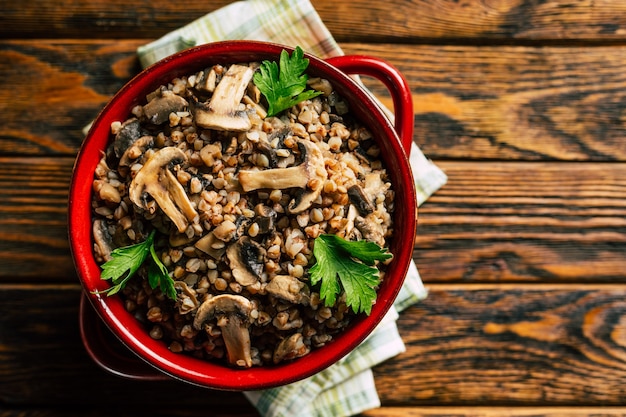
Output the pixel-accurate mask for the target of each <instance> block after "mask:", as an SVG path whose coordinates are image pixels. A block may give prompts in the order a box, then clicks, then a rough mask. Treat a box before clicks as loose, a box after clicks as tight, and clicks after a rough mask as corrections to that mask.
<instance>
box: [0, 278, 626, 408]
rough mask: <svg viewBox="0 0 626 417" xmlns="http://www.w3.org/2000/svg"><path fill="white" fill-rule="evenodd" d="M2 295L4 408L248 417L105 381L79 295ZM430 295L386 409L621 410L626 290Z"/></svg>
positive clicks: (210, 401)
mask: <svg viewBox="0 0 626 417" xmlns="http://www.w3.org/2000/svg"><path fill="white" fill-rule="evenodd" d="M0 289H1V291H0V306H2V314H0V329H2V335H3V336H2V339H1V340H0V347H1V351H2V355H0V368H2V369H3V378H2V379H1V380H0V400H2V402H3V404H4V405H5V406H8V405H10V406H12V407H21V406H24V405H28V406H29V407H42V406H44V407H51V406H64V405H67V404H70V403H71V404H75V403H73V402H72V401H73V400H74V401H75V400H76V399H77V398H79V399H80V404H81V406H84V407H86V409H89V407H94V406H98V407H100V406H104V407H106V399H107V398H115V400H116V401H117V402H118V403H120V404H127V405H128V406H129V407H131V408H133V407H138V406H143V405H145V404H148V403H149V404H151V405H150V407H154V408H155V409H157V408H158V409H162V408H164V407H165V408H167V407H170V408H172V407H175V406H179V405H180V398H181V396H184V398H185V404H186V406H188V407H189V408H191V409H194V408H196V407H198V408H200V407H211V408H213V407H217V408H219V407H220V406H226V405H227V404H228V407H229V409H232V410H233V414H235V413H238V412H242V413H245V412H249V410H250V408H249V405H247V404H245V400H244V399H243V397H240V394H237V393H222V392H220V393H218V392H212V391H207V390H204V389H201V388H196V387H191V386H188V385H187V384H184V383H181V382H177V381H161V382H150V383H148V382H138V381H130V380H126V379H122V378H119V377H116V376H113V375H109V374H108V373H106V372H104V371H102V370H100V369H99V368H98V367H97V366H96V365H95V364H94V363H92V362H91V360H90V358H89V357H88V356H87V354H86V353H85V351H84V349H83V347H82V345H81V341H80V338H79V333H78V324H77V312H78V297H79V292H80V288H79V287H78V286H77V285H36V286H27V285H2V286H0ZM429 289H430V294H429V297H428V298H427V299H426V300H425V301H423V302H422V303H420V304H419V305H417V306H414V307H411V308H409V309H408V310H406V311H405V312H403V313H402V314H401V316H400V319H399V320H398V328H399V331H400V334H401V336H402V338H403V340H404V341H405V344H406V348H407V351H406V353H403V354H401V355H399V356H397V357H395V358H392V359H390V360H388V361H386V362H385V363H383V364H381V365H379V366H377V367H376V368H375V369H374V372H375V378H376V386H377V390H378V393H379V395H380V398H381V400H382V402H383V404H384V405H385V406H386V407H421V406H428V405H433V404H437V405H440V406H476V405H481V404H482V405H487V404H501V405H504V404H506V405H507V406H525V407H538V406H563V407H574V406H587V407H592V406H593V407H596V406H615V407H618V406H623V399H624V398H625V395H626V334H625V333H624V320H625V319H624V317H626V303H625V302H624V299H625V297H626V286H624V285H612V286H607V285H581V286H577V287H576V288H574V287H573V286H569V285H552V286H549V285H525V286H519V285H506V286H503V285H456V286H453V285H430V286H429ZM408 370H410V372H408ZM87 377H89V380H90V381H94V382H93V383H94V384H97V385H98V387H99V389H100V390H101V392H106V393H107V394H106V396H99V395H94V391H93V386H85V384H84V383H83V381H84V380H85V379H86V378H87ZM33 381H36V383H33ZM238 403H239V405H236V404H238ZM205 409H206V408H205ZM157 415H159V414H157ZM161 415H162V414H161ZM374 415H375V414H374ZM417 415H420V414H417ZM427 415H428V414H427ZM434 415H437V414H434ZM461 415H462V414H461ZM468 415H471V414H468ZM488 415H497V414H495V413H492V414H488ZM512 415H516V414H512ZM519 415H524V414H519ZM539 415H541V414H539ZM547 415H551V414H547ZM553 415H559V414H558V413H557V414H553ZM583 415H584V414H583Z"/></svg>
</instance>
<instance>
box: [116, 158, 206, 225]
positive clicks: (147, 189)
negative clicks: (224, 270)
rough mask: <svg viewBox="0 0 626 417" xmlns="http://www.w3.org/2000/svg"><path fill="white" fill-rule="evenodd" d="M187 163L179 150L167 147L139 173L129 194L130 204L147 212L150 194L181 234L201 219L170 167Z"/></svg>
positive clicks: (132, 183)
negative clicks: (145, 196) (179, 163)
mask: <svg viewBox="0 0 626 417" xmlns="http://www.w3.org/2000/svg"><path fill="white" fill-rule="evenodd" d="M186 160H187V156H186V155H185V153H184V152H183V151H182V150H180V149H178V148H174V147H166V148H162V149H160V150H158V151H156V152H155V153H154V154H153V155H152V156H151V157H150V158H149V159H148V160H147V161H146V163H145V164H144V166H143V167H142V168H141V169H140V170H139V171H138V172H137V174H136V175H135V177H134V178H133V180H132V182H131V184H130V187H129V191H128V196H129V198H130V200H131V201H132V202H133V203H134V204H135V205H137V207H140V208H143V209H145V208H146V200H145V198H144V194H145V193H148V194H150V195H151V196H152V197H153V198H154V199H155V200H156V202H157V204H158V205H159V207H160V208H161V210H163V212H164V213H165V214H166V215H167V216H168V217H169V218H170V219H171V220H172V222H174V224H175V225H176V227H177V229H178V231H179V232H180V233H182V232H184V231H185V230H186V229H187V226H188V225H189V222H190V221H194V220H195V219H196V218H197V216H198V213H197V212H196V210H195V208H194V207H193V205H192V204H191V201H189V197H187V194H186V193H185V189H184V188H183V186H182V185H181V184H180V183H179V182H178V180H177V179H176V177H174V175H173V174H172V173H171V172H170V170H169V169H168V165H169V164H171V163H175V162H182V161H186Z"/></svg>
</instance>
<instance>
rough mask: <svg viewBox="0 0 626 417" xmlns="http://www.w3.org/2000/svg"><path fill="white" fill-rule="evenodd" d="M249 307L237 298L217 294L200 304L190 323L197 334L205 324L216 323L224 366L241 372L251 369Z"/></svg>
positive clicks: (247, 301)
mask: <svg viewBox="0 0 626 417" xmlns="http://www.w3.org/2000/svg"><path fill="white" fill-rule="evenodd" d="M251 311H252V303H251V302H250V300H248V299H247V298H245V297H243V296H241V295H232V294H221V295H217V296H215V297H212V298H209V299H207V300H206V301H204V302H203V303H202V304H201V305H200V307H199V308H198V311H197V312H196V316H195V317H194V320H193V327H194V328H196V329H197V330H201V329H202V326H203V324H204V323H205V322H206V321H209V320H213V319H214V318H215V319H217V325H218V326H219V327H220V329H221V331H222V337H223V338H224V344H225V345H226V353H227V356H228V362H229V363H230V364H231V365H235V366H239V367H242V368H250V367H251V366H252V357H251V354H250V331H249V329H248V326H249V325H250V312H251Z"/></svg>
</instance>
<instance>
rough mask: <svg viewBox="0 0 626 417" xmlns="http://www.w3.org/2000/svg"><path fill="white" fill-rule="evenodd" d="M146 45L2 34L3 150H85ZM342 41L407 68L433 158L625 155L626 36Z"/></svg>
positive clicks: (419, 128) (419, 125) (419, 132)
mask: <svg viewBox="0 0 626 417" xmlns="http://www.w3.org/2000/svg"><path fill="white" fill-rule="evenodd" d="M141 44H142V42H141V41H138V40H127V41H123V40H120V41H111V40H105V41H93V40H90V41H83V40H75V41H67V40H64V41H28V40H25V41H4V42H0V77H2V79H5V80H7V82H8V83H10V84H11V85H14V86H15V89H13V90H9V89H3V90H2V91H0V111H2V112H3V114H4V115H5V117H6V118H5V120H6V122H5V123H3V124H2V125H0V138H1V139H2V140H1V141H0V155H2V154H4V155H57V154H62V155H74V154H75V152H76V151H77V149H78V147H79V146H80V144H81V142H82V139H83V133H82V129H83V128H84V126H85V125H86V124H87V123H89V122H90V121H91V120H93V118H94V117H96V115H97V114H98V112H99V111H100V109H101V108H102V107H103V106H104V104H105V103H106V102H107V101H108V99H109V98H110V97H111V96H112V95H113V94H114V93H115V92H116V91H117V90H118V89H119V88H121V87H122V85H123V84H124V83H125V82H127V81H128V80H129V79H130V78H131V77H132V76H133V75H135V74H136V73H137V72H138V71H139V70H140V68H139V65H138V62H137V59H136V57H135V50H136V48H137V46H139V45H141ZM342 46H343V48H344V50H345V52H346V53H349V54H367V55H372V56H376V57H379V58H381V59H385V60H387V61H389V62H391V63H392V64H394V65H396V66H397V67H398V68H399V70H400V71H401V72H402V73H403V74H404V75H405V77H406V78H407V81H408V82H409V85H410V87H411V89H412V92H413V101H414V107H415V119H414V125H415V140H416V142H417V143H418V144H419V145H420V147H421V148H422V150H423V151H424V153H425V154H426V155H428V156H429V157H430V158H433V159H435V160H444V159H464V160H467V159H473V160H544V161H547V160H566V161H626V141H624V140H623V138H624V136H625V135H626V119H625V118H624V117H623V113H624V112H626V93H625V92H626V75H624V72H623V70H622V69H623V68H624V66H625V65H626V47H625V46H609V47H584V48H583V47H580V48H578V47H577V48H571V47H511V46H498V47H477V46H437V45H427V46H425V45H394V46H391V45H375V44H342ZM365 81H366V84H367V85H368V86H369V87H371V89H372V90H373V91H374V92H375V93H376V94H377V95H378V96H379V97H380V98H381V99H382V101H383V102H385V103H389V101H390V100H389V95H388V93H387V91H386V90H384V89H383V88H381V85H380V84H379V83H378V82H374V81H373V80H368V79H366V80H365ZM599 81H601V82H599Z"/></svg>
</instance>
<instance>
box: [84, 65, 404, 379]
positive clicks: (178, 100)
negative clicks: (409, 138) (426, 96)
mask: <svg viewBox="0 0 626 417" xmlns="http://www.w3.org/2000/svg"><path fill="white" fill-rule="evenodd" d="M259 65H260V64H259V63H250V64H233V65H230V66H222V65H215V66H212V67H209V68H207V69H205V70H204V71H201V72H199V73H196V74H189V75H188V76H184V77H179V78H176V79H173V80H171V82H169V83H168V84H167V85H163V86H161V87H159V88H158V89H157V90H156V91H154V92H152V93H151V94H149V95H148V96H147V97H146V101H144V102H145V103H146V104H145V105H139V106H136V107H135V108H134V109H133V110H132V114H130V115H129V116H128V119H127V120H120V121H118V122H115V123H113V124H112V125H111V142H110V146H109V147H108V149H107V152H106V154H105V155H103V157H102V160H101V161H100V163H99V165H98V167H97V169H96V172H95V177H94V181H93V190H94V193H93V200H92V203H93V237H94V252H95V255H96V260H97V261H98V262H99V263H101V264H103V263H105V262H106V261H110V260H111V259H112V257H114V255H113V254H114V253H115V252H114V250H115V249H116V248H124V247H128V246H132V245H136V244H139V243H141V242H146V240H147V239H149V238H150V241H151V243H152V249H153V250H154V255H155V256H156V258H158V259H159V260H160V262H161V264H162V266H163V267H164V269H165V271H164V273H165V276H166V278H168V279H170V280H171V282H172V285H171V286H170V291H171V295H172V296H173V297H172V296H168V295H167V294H166V291H165V290H164V287H163V286H159V285H155V284H154V282H151V281H152V278H151V277H150V274H151V273H152V272H151V270H150V266H149V265H147V263H145V264H143V265H141V266H139V267H138V269H137V273H136V274H134V275H133V276H132V277H130V279H128V280H127V282H125V286H123V288H121V287H120V289H119V294H118V296H120V297H122V298H123V300H124V303H125V307H126V309H127V310H128V311H129V312H131V313H132V314H134V316H135V317H136V318H137V320H139V321H141V322H142V323H144V324H145V327H146V331H147V332H149V334H150V336H151V337H152V338H154V339H159V340H162V341H163V342H164V343H166V344H167V345H168V346H169V349H170V350H171V351H174V352H181V353H186V354H189V355H193V356H195V357H198V358H202V359H205V360H211V361H218V362H223V363H225V364H228V365H230V366H235V367H242V368H247V367H251V366H268V365H272V364H278V363H281V362H283V361H288V360H293V359H295V358H298V357H301V356H303V355H306V354H307V353H309V352H310V351H311V350H312V349H316V348H319V347H321V346H324V345H325V344H327V343H329V342H330V341H332V339H333V337H335V336H336V335H337V334H338V333H340V332H341V331H342V330H343V329H345V328H346V326H348V325H349V323H350V321H351V319H353V318H354V317H355V316H356V314H357V313H355V312H354V311H353V309H351V308H349V305H348V304H347V303H346V291H342V292H341V293H339V294H338V296H337V297H336V300H334V303H332V305H327V304H328V303H327V302H325V301H324V300H322V297H321V296H320V285H319V283H318V284H317V285H314V284H313V283H311V279H310V277H311V273H310V270H311V265H312V264H313V262H314V256H313V248H314V242H315V239H316V238H318V237H319V236H320V235H325V234H329V235H337V236H340V237H342V238H344V239H346V240H348V241H362V240H365V241H368V242H374V243H376V244H377V245H378V246H380V247H381V248H385V247H386V246H387V245H386V239H387V238H388V237H389V236H390V234H391V233H392V224H391V213H392V212H393V209H394V206H393V201H394V191H393V189H392V187H391V184H390V182H389V179H388V177H387V174H386V171H385V167H384V166H383V163H382V162H381V160H380V159H379V153H380V150H379V147H378V146H377V145H376V143H375V141H374V139H373V138H372V135H371V134H370V132H369V131H368V130H367V129H366V128H364V127H363V126H361V125H360V124H359V122H358V121H357V120H355V119H354V118H353V117H352V116H351V114H350V110H349V108H348V106H347V104H346V103H345V102H344V101H343V100H342V98H341V97H339V96H338V94H337V93H336V91H334V90H333V86H332V85H331V84H330V83H329V82H328V81H326V80H324V79H320V78H310V79H308V81H307V88H308V89H310V90H313V91H317V92H319V93H318V94H319V95H317V96H315V97H311V98H307V99H305V100H303V101H301V102H299V103H297V104H295V105H293V106H291V107H289V108H288V109H286V110H284V111H281V112H280V113H278V114H277V115H275V116H268V111H267V107H268V105H267V102H266V99H265V98H264V96H263V95H262V94H261V91H260V90H259V88H258V86H257V85H256V84H255V82H254V79H253V76H254V74H255V73H258V71H259ZM146 247H147V246H146ZM386 263H387V261H384V262H377V265H378V267H379V269H380V278H381V279H382V278H383V277H384V270H385V264H386ZM326 301H328V300H326Z"/></svg>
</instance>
